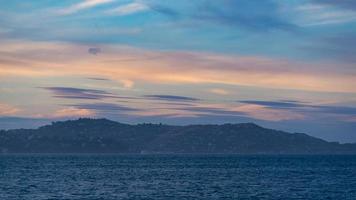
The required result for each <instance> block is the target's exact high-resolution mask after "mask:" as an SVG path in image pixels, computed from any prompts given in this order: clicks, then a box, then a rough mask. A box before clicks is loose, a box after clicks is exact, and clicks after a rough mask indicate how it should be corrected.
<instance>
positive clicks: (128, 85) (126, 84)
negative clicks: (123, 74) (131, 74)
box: [120, 79, 135, 89]
mask: <svg viewBox="0 0 356 200" xmlns="http://www.w3.org/2000/svg"><path fill="white" fill-rule="evenodd" d="M120 82H121V83H122V85H123V86H124V88H125V89H131V88H133V87H134V85H135V82H133V81H131V80H127V79H123V80H120Z"/></svg>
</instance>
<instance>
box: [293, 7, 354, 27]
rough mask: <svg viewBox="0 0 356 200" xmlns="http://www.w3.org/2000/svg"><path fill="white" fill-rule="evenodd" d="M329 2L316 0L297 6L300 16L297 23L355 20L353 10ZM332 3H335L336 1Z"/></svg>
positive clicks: (337, 22)
mask: <svg viewBox="0 0 356 200" xmlns="http://www.w3.org/2000/svg"><path fill="white" fill-rule="evenodd" d="M330 2H331V1H330ZM330 2H329V3H328V2H327V1H324V3H322V1H320V2H318V1H316V3H314V4H313V3H311V4H310V3H309V4H303V5H300V6H297V7H296V10H297V14H298V15H299V16H300V19H298V20H297V23H298V24H300V25H301V26H322V25H335V24H343V23H349V22H354V21H356V12H355V10H353V9H350V10H348V9H346V10H345V9H344V7H339V6H333V3H330ZM334 3H335V5H337V3H336V1H335V2H334Z"/></svg>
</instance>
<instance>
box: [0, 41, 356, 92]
mask: <svg viewBox="0 0 356 200" xmlns="http://www.w3.org/2000/svg"><path fill="white" fill-rule="evenodd" d="M2 45H3V53H2V54H1V55H0V60H3V59H6V60H16V61H17V62H5V63H2V62H0V76H6V77H23V76H25V77H26V76H27V77H39V76H42V77H56V76H73V75H74V76H80V77H97V76H99V77H106V78H108V79H111V80H112V81H117V82H121V81H122V80H130V81H132V82H137V81H142V82H149V83H157V84H158V83H159V84H172V83H174V84H177V83H187V84H188V83H190V84H192V83H194V84H195V83H211V84H218V83H219V84H229V85H245V86H255V87H264V88H278V89H297V90H307V91H324V92H356V88H355V87H353V85H354V84H355V81H354V80H355V75H356V71H355V69H354V68H352V67H350V66H349V65H347V64H340V63H337V64H335V63H330V62H328V63H324V62H315V63H304V62H300V61H299V62H297V61H291V60H283V59H276V58H266V57H260V56H243V55H238V54H237V55H233V56H229V55H221V54H214V53H198V52H184V51H153V50H150V51H148V50H144V49H138V48H130V47H127V46H120V45H102V46H104V48H105V49H106V50H105V53H104V52H102V53H101V54H100V56H91V55H90V54H88V53H87V49H88V46H86V45H79V44H75V45H74V44H68V43H59V42H55V43H54V42H31V41H26V42H24V41H21V42H14V41H12V42H6V41H5V42H3V43H2ZM142 58H155V59H142ZM21 63H22V64H21ZM336 66H337V67H336ZM128 85H130V84H128ZM128 85H127V86H128ZM72 96H74V95H72Z"/></svg>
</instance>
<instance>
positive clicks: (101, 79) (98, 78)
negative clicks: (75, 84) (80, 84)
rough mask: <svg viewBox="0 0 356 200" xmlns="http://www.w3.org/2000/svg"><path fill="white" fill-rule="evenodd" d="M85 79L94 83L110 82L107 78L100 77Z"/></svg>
mask: <svg viewBox="0 0 356 200" xmlns="http://www.w3.org/2000/svg"><path fill="white" fill-rule="evenodd" d="M87 79H90V80H94V81H110V79H108V78H101V77H87Z"/></svg>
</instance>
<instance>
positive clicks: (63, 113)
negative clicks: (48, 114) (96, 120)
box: [53, 107, 95, 118]
mask: <svg viewBox="0 0 356 200" xmlns="http://www.w3.org/2000/svg"><path fill="white" fill-rule="evenodd" d="M94 114H95V113H94V112H93V111H90V110H88V109H78V108H74V107H69V108H64V109H60V110H57V111H56V112H55V113H54V114H53V117H55V118H63V117H89V116H93V115H94Z"/></svg>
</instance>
